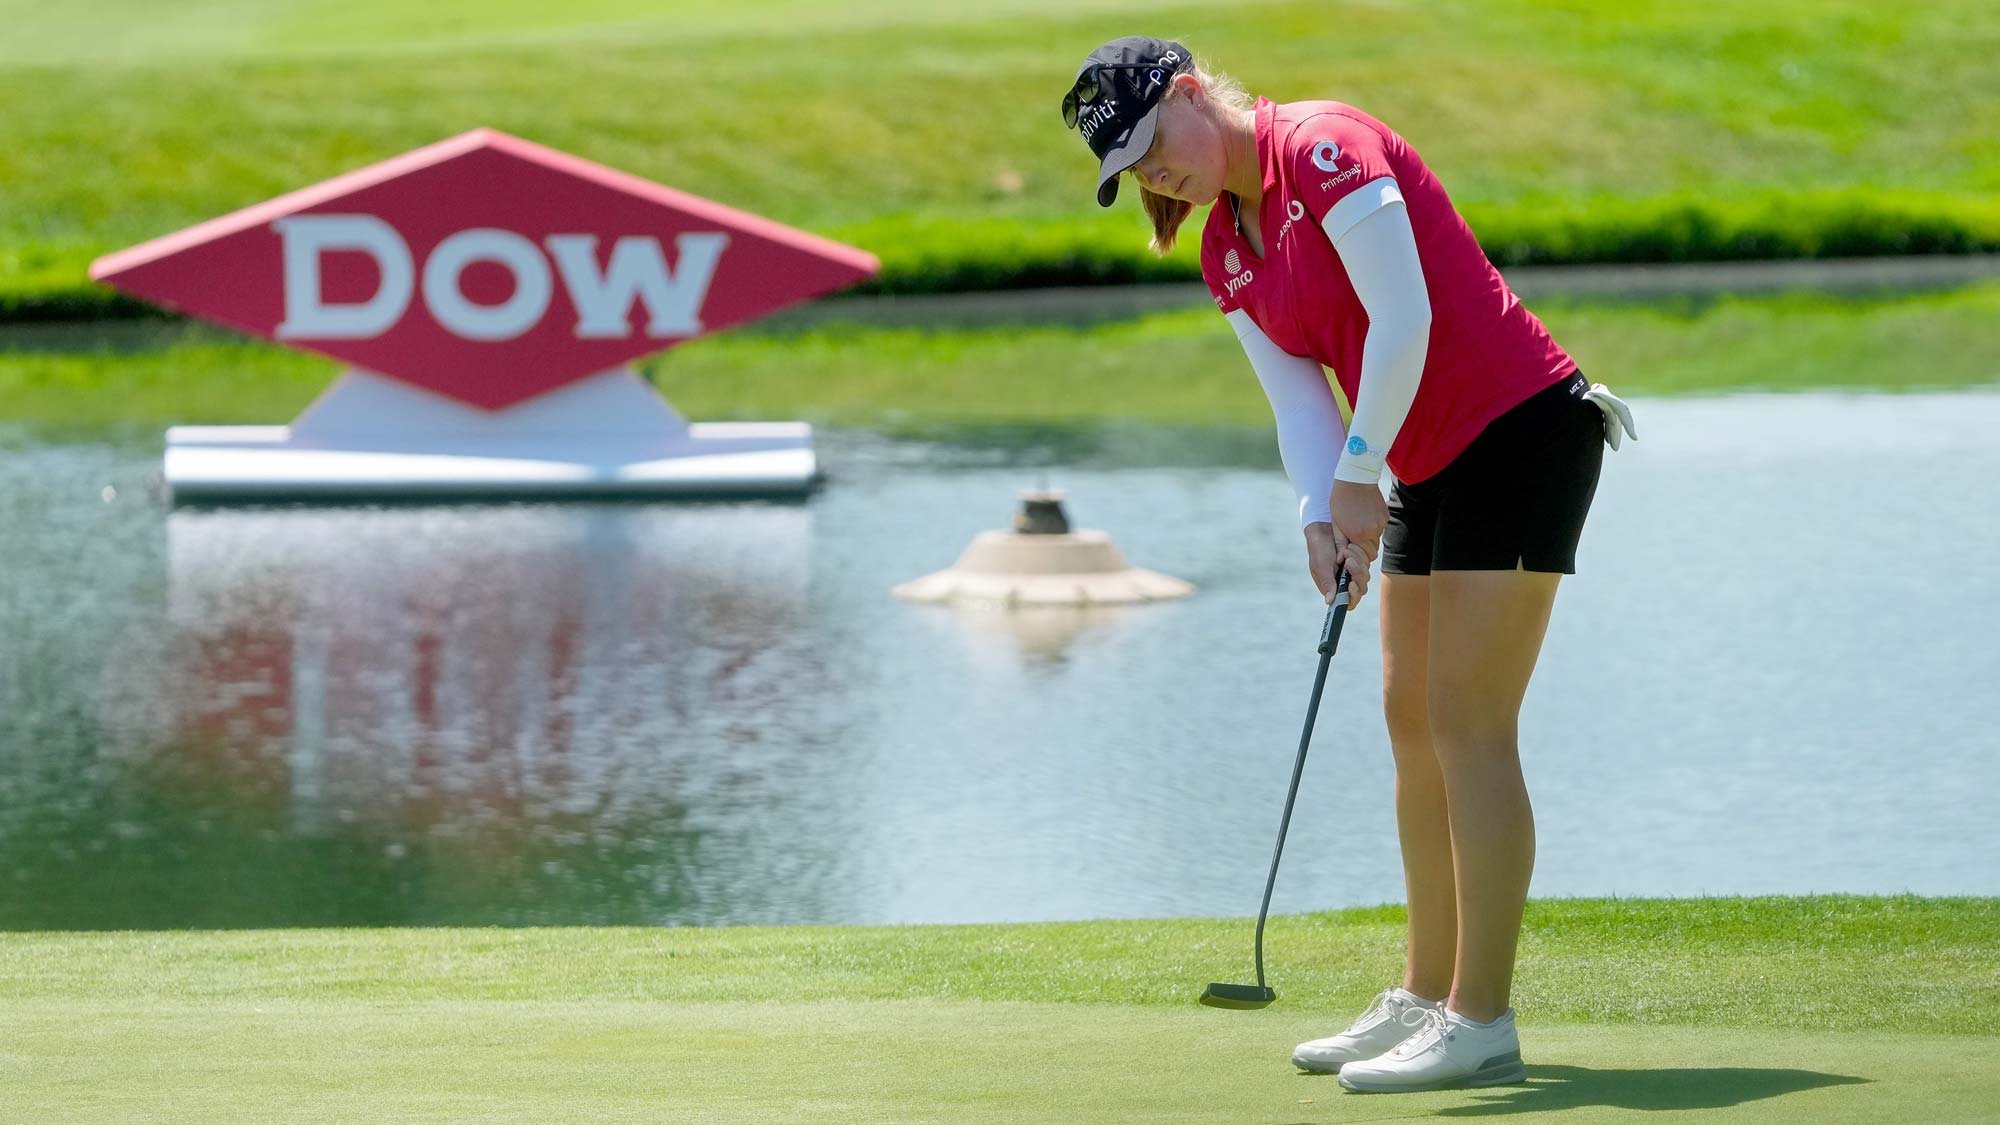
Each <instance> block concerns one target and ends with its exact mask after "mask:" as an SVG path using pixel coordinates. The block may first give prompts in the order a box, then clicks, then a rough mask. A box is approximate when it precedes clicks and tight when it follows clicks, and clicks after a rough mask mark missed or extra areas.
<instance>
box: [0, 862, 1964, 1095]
mask: <svg viewBox="0 0 2000 1125" xmlns="http://www.w3.org/2000/svg"><path fill="white" fill-rule="evenodd" d="M1403 925H1404V917H1403V912H1402V910H1401V908H1399V907H1380V908H1371V909H1361V910H1343V911H1334V912H1325V913H1314V914H1308V915H1299V916H1286V917H1279V918H1275V919H1273V920H1272V921H1271V923H1270V926H1269V929H1268V931H1267V934H1266V937H1267V939H1268V941H1269V947H1268V950H1267V952H1268V953H1269V964H1268V969H1269V972H1270V974H1271V980H1272V983H1273V984H1274V986H1275V987H1276V988H1277V989H1278V992H1279V996H1280V999H1279V1002H1278V1004H1277V1005H1275V1006H1273V1007H1272V1008H1270V1009H1267V1010H1265V1011H1263V1012H1256V1013H1238V1012H1219V1011H1215V1010H1211V1009H1206V1008H1202V1007H1200V1006H1198V1005H1197V1004H1195V1003H1194V996H1195V995H1196V993H1197V992H1198V991H1199V989H1200V987H1201V985H1202V984H1203V983H1204V982H1206V981H1208V980H1213V979H1227V980H1233V979H1238V978H1240V977H1241V976H1243V975H1244V974H1245V973H1247V972H1248V971H1249V966H1248V960H1249V941H1250V936H1251V935H1250V929H1251V922H1250V920H1249V919H1243V918H1236V919H1177V920H1157V921H1153V920H1149V921H1099V922H1078V923H1048V924H1032V925H978V926H970V925H962V926H909V927H790V928H765V927H731V928H722V929H682V928H670V929H649V930H635V929H589V930H578V929H533V930H462V929H429V930H406V929H398V930H319V931H251V932H244V931H223V932H192V933H109V934H7V935H0V1000H4V1001H5V1002H4V1004H0V1037H4V1041H5V1043H6V1049H5V1052H4V1053H0V1073H4V1074H5V1075H6V1078H7V1081H8V1083H9V1086H10V1097H9V1102H10V1105H11V1106H13V1107H15V1108H16V1109H19V1110H20V1111H21V1112H24V1113H28V1114H30V1115H31V1116H35V1117H40V1118H44V1119H46V1118H47V1117H49V1116H52V1115H64V1114H66V1115H69V1116H77V1115H88V1116H90V1117H92V1118H93V1119H105V1120H110V1119H153V1120H157V1119H160V1118H161V1117H162V1116H171V1117H174V1118H178V1119H187V1118H195V1117H200V1118H202V1119H204V1120H209V1121H229V1120H239V1119H252V1118H256V1119H264V1120H268V1119H270V1118H271V1117H272V1116H274V1115H275V1116H292V1115H299V1114H333V1115H336V1116H339V1117H341V1118H343V1119H361V1118H376V1117H389V1116H395V1117H397V1118H398V1119H405V1120H407V1119H423V1120H432V1119H456V1120H463V1119H467V1118H471V1117H493V1118H502V1117H505V1118H511V1119H520V1118H522V1117H524V1116H533V1117H539V1116H546V1115H556V1116H562V1117H574V1118H587V1119H592V1120H605V1119H619V1120H623V1119H626V1118H628V1117H629V1118H632V1119H640V1118H644V1119H648V1120H659V1119H661V1118H663V1117H665V1118H668V1119H673V1120H701V1121H711V1120H712V1121H723V1120H728V1121H768V1120H774V1119H777V1118H778V1117H780V1116H781V1115H782V1116H786V1117H789V1116H793V1115H798V1114H811V1115H814V1116H815V1117H818V1118H823V1119H829V1120H841V1121H913V1120H926V1121H945V1120H980V1121H1022V1122H1027V1121H1077V1120H1088V1121H1213V1120H1283V1121H1318V1120H1328V1121H1338V1120H1350V1119H1355V1120H1359V1119H1370V1118H1379V1117H1384V1116H1403V1115H1407V1114H1409V1113H1412V1112H1418V1113H1428V1112H1437V1111H1442V1112H1444V1113H1448V1114H1465V1113H1481V1112H1498V1111H1504V1110H1511V1109H1537V1108H1539V1109H1550V1110H1553V1109H1564V1110H1568V1111H1571V1112H1572V1114H1573V1115H1575V1116H1577V1117H1579V1118H1580V1119H1585V1120H1595V1119H1599V1118H1608V1117H1611V1116H1615V1115H1618V1114H1620V1113H1623V1112H1625V1111H1630V1110H1636V1109H1644V1110H1652V1111H1663V1110H1664V1111H1674V1110H1680V1111H1695V1110H1702V1109H1716V1108H1724V1107H1733V1108H1734V1109H1735V1110H1736V1111H1737V1112H1738V1114H1739V1116H1742V1117H1746V1118H1751V1119H1757V1120H1771V1121H1784V1120H1798V1119H1800V1118H1802V1117H1805V1116H1807V1115H1812V1116H1814V1117H1815V1118H1818V1119H1824V1120H1870V1119H1875V1120H1880V1119H1885V1118H1897V1119H1904V1120H1925V1121H1961V1120H1964V1121H1969V1120H1977V1119H1979V1118H1980V1117H1981V1116H1982V1115H1990V1114H1991V1113H1992V1112H1994V1111H1995V1110H1996V1109H2000V1039H1996V1036H2000V969H1996V967H1995V966H1996V965H2000V900H1994V899H1926V898H1917V897H1911V896H1904V897H1895V898H1862V897H1852V896H1819V897H1808V898H1754V899H1692V900H1643V899H1642V900H1598V899H1577V900H1545V901H1534V902H1531V903H1529V906H1528V911H1527V915H1526V918H1525V920H1524V930H1523V935H1522V944H1521V957H1520V967H1519V970H1518V972H1517V976H1516V981H1515V997H1514V1001H1515V1006H1516V1009H1517V1011H1518V1012H1519V1013H1520V1014H1521V1020H1522V1043H1523V1053H1524V1055H1525V1056H1526V1057H1527V1060H1528V1064H1529V1081H1528V1083H1527V1084H1526V1085H1523V1086H1515V1087H1509V1088H1505V1089H1495V1090H1486V1091H1480V1092H1477V1093H1439V1094H1428V1095H1405V1096H1399V1097H1397V1098H1364V1097H1358V1096H1349V1095H1343V1094H1342V1093H1341V1091H1340V1090H1339V1089H1338V1088H1337V1087H1336V1086H1335V1085H1334V1083H1333V1082H1332V1081H1331V1080H1329V1079H1326V1078H1324V1077H1320V1076H1309V1075H1304V1074H1300V1073H1297V1072H1295V1071H1294V1069H1293V1068H1292V1066H1291V1065H1290V1062H1289V1051H1290V1047H1291V1045H1292V1044H1293V1043H1295V1042H1298V1041H1299V1040H1300V1039H1303V1038H1310V1037H1314V1036H1318V1035H1325V1034H1330V1033H1331V1032H1332V1031H1334V1030H1337V1029H1338V1026H1339V1025H1340V1024H1342V1023H1344V1022H1345V1020H1346V1018H1347V1017H1349V1016H1351V1015H1352V1014H1353V1012H1354V1011H1355V1010H1358V1009H1359V1007H1360V1006H1361V1005H1362V1004H1363V1003H1365V1002H1366V1000H1367V998H1368V997H1369V996H1370V995H1371V994H1372V993H1374V992H1375V991H1376V990H1377V989H1379V988H1381V987H1383V986H1384V985H1385V984H1387V983H1390V982H1392V981H1394V980H1395V979H1397V974H1398V973H1399V972H1400V965H1401V956H1402V936H1403ZM1670 1119H1671V1118H1670Z"/></svg>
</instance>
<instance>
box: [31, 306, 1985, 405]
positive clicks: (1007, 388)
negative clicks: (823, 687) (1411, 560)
mask: <svg viewBox="0 0 2000 1125" xmlns="http://www.w3.org/2000/svg"><path fill="white" fill-rule="evenodd" d="M1536 310H1537V312H1538V313H1539V314H1540V315H1541V316H1542V317H1543V318H1544V320H1545V321H1546V322H1547V323H1548V325H1549V327H1550V330H1551V331H1552V332H1554V334H1555V336H1556V338H1557V339H1558V340H1560V341H1562V343H1563V344H1564V346H1565V347H1567V348H1568V349H1569V350H1570V352H1571V354H1573V355H1575V356H1576V357H1577V359H1578V361H1579V362H1580V363H1581V364H1582V365H1583V369H1584V371H1585V373H1586V374H1588V375H1590V376H1591V377H1592V378H1594V379H1597V380H1600V381H1602V382H1605V383H1607V384H1609V385H1610V386H1611V387H1613V388H1614V389H1616V390H1617V391H1619V392H1620V393H1621V394H1622V393H1626V392H1630V393H1633V394H1638V395H1649V394H1679V393H1690V392H1716V391H1729V390H1745V389H1758V390H1802V389H1815V388H1828V387H1839V388H1850V389H1891V390H1894V389H1919V388H1924V389H1931V388H1950V387H1964V386H1981V385H1988V384H1992V383H1995V382H2000V349H1997V348H1996V347H1995V342H1996V330H1995V327H1994V326H1995V325H1996V324H2000V283H1991V282H1989V283H1986V284H1983V285H1975V286H1970V287H1966V288H1963V289H1958V290H1953V291H1949V292H1944V293H1933V294H1925V295H1918V296H1901V297H1880V296H1877V297H1857V298H1845V297H1832V296H1820V295H1796V294H1794V295H1784V296H1761V297H1723V298H1718V299H1712V300H1711V299H1689V300H1683V301H1668V302H1657V303H1653V304H1623V303H1590V302H1574V301H1557V300H1547V301H1538V302H1536ZM66 331H67V342H57V343H44V344H43V345H42V346H43V347H45V348H49V349H51V350H39V351H29V350H24V346H23V345H22V344H20V343H16V345H15V347H16V348H17V349H22V350H8V344H7V341H8V340H9V339H10V338H11V339H14V340H16V341H22V340H25V339H26V338H27V337H26V336H25V335H24V334H23V330H22V329H18V328H17V329H15V330H14V335H12V336H11V337H10V336H9V335H8V334H7V333H5V332H4V331H0V418H5V419H12V420H15V421H20V422H27V423H30V424H33V425H36V426H40V427H54V428H76V427H82V428H88V427H92V426H101V425H116V424H132V425H141V426H159V425H165V424H169V423H203V422H209V423H230V422H278V421H284V420H287V419H289V418H291V417H293V416H294V415H296V414H297V413H298V412H299V411H300V410H301V409H303V408H304V406H305V405H306V404H307V403H308V402H310V401H311V400H312V398H313V396H314V395H316V394H317V393H319V391H320V390H321V389H323V388H324V387H325V386H326V385H327V383H328V382H329V381H330V380H331V378H332V376H333V374H334V373H335V371H336V370H337V365H336V364H335V363H333V362H332V361H330V360H325V359H321V358H318V357H315V356H309V355H303V354H300V353H295V352H290V351H287V350H284V349H281V348H278V347H276V346H273V345H268V344H262V343H255V342H247V341H237V340H233V339H231V338H228V337H225V336H222V335H221V334H219V333H215V332H210V331H206V330H200V329H197V328H192V327H183V326H174V325H128V326H126V327H125V328H123V329H120V330H117V331H115V332H113V333H112V334H111V335H110V336H99V335H95V334H94V333H95V332H96V331H97V330H93V329H88V328H84V327H82V326H79V327H76V328H74V329H69V330H66ZM44 335H46V334H44ZM118 338H124V339H125V344H123V345H120V346H116V347H114V346H113V345H114V342H115V340H116V339H118ZM646 366H647V367H648V369H649V370H650V371H652V372H653V374H654V376H655V379H656V381H657V383H658V384H659V386H660V388H661V389H662V391H664V392H665V393H666V395H667V397H668V398H669V399H671V400H672V401H673V402H674V403H675V405H676V406H678V407H680V408H681V410H682V411H683V412H685V413H686V414H688V416H689V417H692V418H696V419H730V418H740V419H758V418H778V417H783V418H802V419H805V420H808V421H813V422H816V423H820V424H825V425H854V426H872V427H882V428H887V429H892V430H893V429H896V428H899V427H903V426H910V425H923V424H929V423H960V422H1064V421H1073V420H1083V419H1093V418H1104V417H1120V418H1127V419H1133V420H1137V421H1145V422H1159V423H1218V424H1230V425H1268V424H1269V421H1270V407H1269V406H1268V405H1267V404H1266V402H1265V400H1264V397H1263V393H1262V391H1261V390H1260V389H1259V388H1258V386H1257V381H1256V378H1255V376H1254V375H1252V373H1251V371H1250V368H1249V364H1248V363H1247V362H1246V361H1245V360H1244V358H1243V354H1242V348H1241V346H1240V345H1239V344H1238V343H1237V342H1236V338H1235V336H1234V335H1233V334H1232V333H1231V332H1230V331H1229V328H1228V326H1227V324H1225V323H1224V322H1223V320H1222V318H1221V317H1220V316H1218V315H1216V313H1215V312H1214V310H1213V309H1209V308H1206V307H1200V308H1195V309H1191V310H1187V311H1177V312H1167V313H1158V314H1153V315H1149V316H1144V317H1140V318H1137V319H1133V320H1129V321H1122V322H1111V323H1107V324H1100V325H1097V326H1094V327H1090V328H1080V327H1051V326H1015V327H994V328H986V329H977V330H972V329H957V330H929V329H913V328H868V327H860V326H855V325H844V326H835V325H827V326H822V327H819V328H814V329H810V330H798V331H733V332H725V333H721V334H719V335H716V336H714V337H710V338H707V339H704V340H700V341H696V342H694V343H692V344H689V345H687V346H685V347H683V348H680V349H676V350H673V351H668V352H666V353H663V354H662V355H660V356H658V357H655V358H654V359H652V360H649V361H647V365H646Z"/></svg>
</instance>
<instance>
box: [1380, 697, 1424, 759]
mask: <svg viewBox="0 0 2000 1125" xmlns="http://www.w3.org/2000/svg"><path fill="white" fill-rule="evenodd" d="M1382 716H1383V718H1384V719H1386V720H1388V724H1389V746H1390V748H1391V749H1392V750H1394V751H1395V753H1396V761H1397V763H1398V764H1401V763H1402V762H1403V761H1404V759H1406V758H1410V757H1416V756H1421V757H1423V758H1425V759H1429V758H1430V757H1431V723H1430V715H1429V712H1428V710H1427V709H1426V706H1425V703H1424V693H1423V689H1422V688H1421V687H1418V688H1417V689H1416V690H1414V691H1412V690H1409V689H1407V688H1399V687H1398V686H1397V685H1395V684H1392V683H1386V682H1385V683H1384V684H1383V686H1382Z"/></svg>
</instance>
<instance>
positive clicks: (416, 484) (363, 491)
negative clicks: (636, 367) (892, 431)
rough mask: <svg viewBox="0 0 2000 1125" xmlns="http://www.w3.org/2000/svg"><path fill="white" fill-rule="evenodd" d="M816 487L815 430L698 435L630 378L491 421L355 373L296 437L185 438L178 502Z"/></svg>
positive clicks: (613, 378)
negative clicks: (813, 441) (813, 434)
mask: <svg viewBox="0 0 2000 1125" xmlns="http://www.w3.org/2000/svg"><path fill="white" fill-rule="evenodd" d="M818 477H819V468H818V463H817V461H816V459H815V458H814V456H813V449H812V426H810V425H809V424H807V423H805V422H693V423H691V422H689V421H688V420H687V419H686V418H683V417H682V416H681V415H680V413H679V412H678V411H676V410H675V409H674V408H673V406H672V404H670V403H668V402H667V400H666V399H664V398H662V397H660V394H659V392H657V391H655V390H654V389H653V388H652V386H650V385H649V384H648V383H647V382H646V381H645V380H644V379H642V378H640V377H639V374H638V373H637V372H635V371H633V370H632V369H631V368H630V367H619V368H614V369H612V370H610V371H604V372H600V373H599V374H596V375H592V376H590V377H589V378H587V379H581V380H578V381H577V382H575V383H571V384H569V385H568V386H564V387H560V388H557V389H556V390H553V391H550V392H549V393H547V394H544V395H540V396H537V397H535V398H533V399H530V400H529V401H527V402H524V403H521V404H520V405H518V406H514V407H510V408H508V409H506V410H501V411H486V410H480V409H478V408H476V407H472V406H467V405H465V404H463V403H460V402H456V401H454V400H452V399H449V398H445V397H443V396H441V395H435V394H432V393H430V392H428V391H424V390H420V389H418V388H416V387H413V386H410V385H409V384H407V383H403V382H400V381H398V380H395V379H389V378H386V377H384V376H381V375H376V374H373V373H372V372H368V371H363V370H360V369H358V368H349V369H348V370H347V371H346V372H345V373H343V374H342V375H341V377H340V378H339V380H337V381H336V382H335V383H334V384H333V386H331V387H329V388H327V390H326V392H325V393H324V394H322V395H320V397H319V398H318V399H316V400H314V402H313V404H312V405H311V406H309V407H307V408H306V411H305V413H303V414H301V415H299V417H298V420H297V421H295V422H294V423H292V424H291V425H289V426H174V427H172V428H170V429H168V431H167V456H166V480H167V485H168V487H169V488H170V489H171V490H172V493H173V497H174V499H175V501H176V502H180V501H201V502H209V503H217V502H230V501H239V502H240V501H263V500H287V499H302V500H313V499H322V500H336V499H339V500H345V499H371V498H378V499H392V498H407V499H449V498H479V499H495V498H508V497H550V496H660V497H675V496H679V497H713V496H759V497H763V496H770V497H795V496H802V495H804V494H806V493H808V492H810V491H811V490H812V488H813V486H814V485H815V483H816V482H817V480H818Z"/></svg>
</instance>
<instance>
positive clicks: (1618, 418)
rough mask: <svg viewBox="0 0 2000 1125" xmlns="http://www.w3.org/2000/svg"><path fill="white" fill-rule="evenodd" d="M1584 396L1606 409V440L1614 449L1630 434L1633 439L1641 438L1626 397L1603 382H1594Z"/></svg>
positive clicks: (1603, 409)
mask: <svg viewBox="0 0 2000 1125" xmlns="http://www.w3.org/2000/svg"><path fill="white" fill-rule="evenodd" d="M1583 397H1584V398H1586V399H1588V400H1590V401H1591V402H1593V403H1595V404H1596V405H1597V408H1598V409H1599V410H1602V411H1604V442H1605V444H1607V445H1609V446H1610V447H1611V448H1612V450H1613V451H1616V450H1617V448H1618V442H1619V441H1620V439H1622V438H1623V437H1625V436H1626V435H1628V434H1629V435H1630V436H1631V438H1632V440H1633V441H1638V440H1639V431H1638V430H1636V429H1633V428H1632V408H1631V407H1629V406H1627V405H1625V400H1624V399H1622V398H1619V397H1618V396H1617V395H1614V394H1612V393H1611V388H1609V387H1607V386H1605V385H1604V384H1603V383H1592V384H1591V385H1590V389H1589V390H1588V391H1585V392H1584V395H1583Z"/></svg>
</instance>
